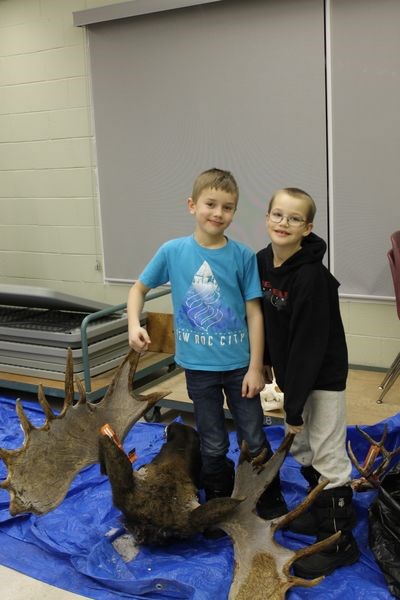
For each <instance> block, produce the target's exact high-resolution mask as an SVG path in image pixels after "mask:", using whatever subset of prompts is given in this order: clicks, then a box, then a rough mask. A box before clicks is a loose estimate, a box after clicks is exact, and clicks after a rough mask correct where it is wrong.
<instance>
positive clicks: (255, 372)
mask: <svg viewBox="0 0 400 600" xmlns="http://www.w3.org/2000/svg"><path fill="white" fill-rule="evenodd" d="M264 386H265V380H264V373H263V369H252V368H250V369H249V370H248V371H247V373H246V375H245V376H244V377H243V383H242V398H253V397H254V396H255V395H256V394H259V393H260V392H261V390H263V389H264Z"/></svg>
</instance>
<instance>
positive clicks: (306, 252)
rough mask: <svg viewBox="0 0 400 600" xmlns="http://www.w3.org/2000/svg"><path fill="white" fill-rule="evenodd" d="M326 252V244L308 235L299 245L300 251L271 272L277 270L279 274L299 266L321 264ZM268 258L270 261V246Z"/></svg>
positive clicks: (320, 239) (318, 238)
mask: <svg viewBox="0 0 400 600" xmlns="http://www.w3.org/2000/svg"><path fill="white" fill-rule="evenodd" d="M325 252H326V243H325V241H324V240H323V239H322V238H320V237H319V236H318V235H316V234H315V233H312V232H311V233H310V234H309V235H308V236H307V237H305V238H304V239H303V241H302V244H301V249H300V250H299V251H298V252H296V254H293V256H291V257H290V258H288V259H287V260H286V261H285V262H284V263H283V264H282V265H281V266H280V267H275V268H273V270H274V271H275V270H277V269H279V272H280V273H281V274H284V273H286V272H289V271H292V270H293V269H297V268H298V267H299V266H300V265H305V264H310V263H314V262H322V259H323V257H324V254H325ZM268 253H269V255H270V256H269V257H268V258H271V263H270V264H273V260H272V245H271V244H270V245H269V246H268Z"/></svg>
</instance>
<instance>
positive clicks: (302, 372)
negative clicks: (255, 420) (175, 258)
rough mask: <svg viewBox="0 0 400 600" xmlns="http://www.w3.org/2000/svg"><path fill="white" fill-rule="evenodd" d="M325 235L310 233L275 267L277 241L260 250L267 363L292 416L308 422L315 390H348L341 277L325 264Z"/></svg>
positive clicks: (293, 421) (291, 421)
mask: <svg viewBox="0 0 400 600" xmlns="http://www.w3.org/2000/svg"><path fill="white" fill-rule="evenodd" d="M325 251H326V244H325V242H324V240H322V239H321V238H320V237H318V236H317V235H315V234H314V233H310V235H308V236H307V237H305V238H304V239H303V242H302V247H301V249H300V250H299V251H298V252H296V254H294V255H293V256H291V257H290V258H288V260H286V261H285V262H284V263H283V264H282V265H281V266H280V267H274V262H273V252H272V246H271V244H270V245H269V246H268V247H267V248H264V249H263V250H260V252H258V254H257V260H258V270H259V273H260V279H261V285H262V289H263V300H262V303H263V311H264V322H265V336H266V341H265V356H264V361H265V363H264V364H269V365H272V366H273V368H274V372H275V377H276V381H277V384H278V385H279V387H280V388H281V390H282V391H283V392H284V408H285V412H286V421H287V423H289V424H290V425H301V424H302V423H303V419H302V416H301V415H302V412H303V408H304V404H305V402H306V400H307V397H308V395H309V394H310V392H311V391H312V390H335V391H340V390H344V389H345V387H346V379H347V369H348V362H347V347H346V339H345V335H344V329H343V323H342V319H341V316H340V310H339V298H338V287H339V283H338V281H337V280H336V279H335V278H334V277H333V275H331V273H330V272H329V271H328V269H327V268H326V267H325V266H324V265H323V264H322V258H323V256H324V254H325Z"/></svg>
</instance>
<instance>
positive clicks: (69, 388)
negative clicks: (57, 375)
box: [60, 348, 74, 417]
mask: <svg viewBox="0 0 400 600" xmlns="http://www.w3.org/2000/svg"><path fill="white" fill-rule="evenodd" d="M64 390H65V395H64V405H63V407H62V410H61V412H60V417H62V416H64V414H65V413H66V412H67V410H68V408H69V407H70V406H71V404H72V403H73V401H74V359H73V356H72V350H71V348H68V350H67V363H66V366H65V383H64Z"/></svg>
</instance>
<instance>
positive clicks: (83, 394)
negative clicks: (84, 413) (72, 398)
mask: <svg viewBox="0 0 400 600" xmlns="http://www.w3.org/2000/svg"><path fill="white" fill-rule="evenodd" d="M75 385H76V387H77V388H78V393H79V400H78V404H85V403H86V390H85V386H84V385H83V383H82V380H81V378H80V377H78V375H75ZM88 406H89V405H88Z"/></svg>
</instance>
